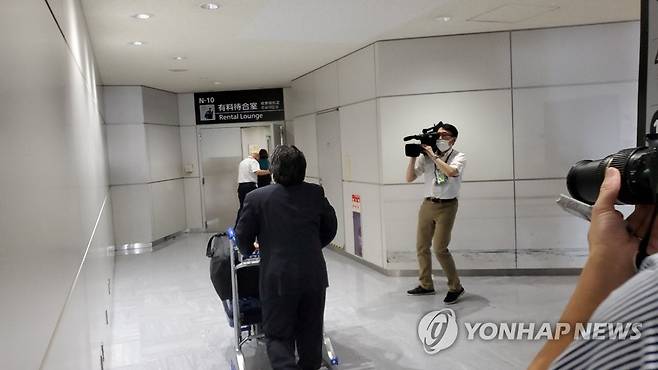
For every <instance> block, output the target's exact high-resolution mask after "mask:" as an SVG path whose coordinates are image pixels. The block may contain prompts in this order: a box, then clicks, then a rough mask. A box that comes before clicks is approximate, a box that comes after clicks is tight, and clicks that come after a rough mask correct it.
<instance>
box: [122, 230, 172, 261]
mask: <svg viewBox="0 0 658 370" xmlns="http://www.w3.org/2000/svg"><path fill="white" fill-rule="evenodd" d="M183 233H184V231H179V232H177V233H174V234H171V235H167V236H165V237H163V238H160V239H157V240H154V241H152V242H150V243H128V244H124V245H120V246H115V247H114V254H115V255H119V256H127V255H133V254H144V253H151V252H155V251H157V250H160V249H162V248H164V247H166V246H168V245H169V244H171V243H170V241H172V240H174V239H176V238H177V237H179V236H180V235H182V234H183Z"/></svg>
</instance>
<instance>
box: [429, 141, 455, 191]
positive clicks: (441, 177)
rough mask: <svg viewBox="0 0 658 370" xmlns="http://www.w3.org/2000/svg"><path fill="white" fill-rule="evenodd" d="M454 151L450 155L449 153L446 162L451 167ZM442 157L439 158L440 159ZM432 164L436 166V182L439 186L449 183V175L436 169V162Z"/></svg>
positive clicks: (451, 150)
mask: <svg viewBox="0 0 658 370" xmlns="http://www.w3.org/2000/svg"><path fill="white" fill-rule="evenodd" d="M453 151H454V149H452V148H451V149H450V153H448V156H447V157H446V160H445V161H444V162H446V163H447V164H448V165H450V156H451V155H452V152H453ZM440 158H441V157H439V159H440ZM432 164H433V165H434V181H435V182H436V184H437V185H441V184H444V183H446V182H447V181H448V175H446V174H445V173H443V172H441V171H439V169H438V168H437V167H436V162H434V161H432Z"/></svg>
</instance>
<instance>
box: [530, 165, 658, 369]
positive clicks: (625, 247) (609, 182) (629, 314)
mask: <svg viewBox="0 0 658 370" xmlns="http://www.w3.org/2000/svg"><path fill="white" fill-rule="evenodd" d="M620 187H621V176H620V174H619V171H618V170H617V169H615V168H608V169H607V170H606V173H605V180H604V181H603V184H602V185H601V190H600V192H599V196H598V199H597V200H596V203H595V204H594V208H593V209H592V223H591V225H590V228H589V233H588V235H587V239H588V243H589V256H588V257H587V262H585V266H584V267H583V270H582V272H581V274H580V279H579V280H578V284H577V285H576V290H575V291H574V292H573V295H572V296H571V299H570V300H569V303H567V306H566V307H565V309H564V312H563V313H562V317H560V323H564V324H568V326H569V327H570V332H569V333H568V335H563V336H561V337H559V338H556V339H554V340H549V341H548V342H546V344H545V345H544V347H543V348H542V349H541V351H540V352H539V353H538V354H537V356H536V357H535V359H534V360H533V362H532V364H530V367H529V369H531V370H539V369H547V368H549V367H550V368H551V369H640V368H642V369H655V368H658V356H657V349H658V283H657V282H658V255H654V254H655V253H656V252H657V251H658V226H657V225H656V223H654V224H653V226H652V227H653V230H652V233H651V234H652V236H651V238H650V241H649V244H648V248H647V254H649V256H648V257H646V258H645V259H644V261H643V262H642V265H641V267H640V271H639V272H637V271H636V268H635V264H634V258H635V255H636V254H637V252H638V247H639V244H640V241H641V238H640V237H639V236H638V235H645V232H646V231H647V228H649V227H650V226H651V225H650V223H651V216H652V213H653V208H654V206H649V205H638V206H637V207H636V208H635V212H633V214H632V215H631V216H630V217H629V218H628V219H627V220H626V222H624V218H623V216H622V214H621V213H620V212H619V211H616V210H615V206H614V204H615V200H616V199H617V195H618V194H619V189H620ZM587 322H590V323H605V324H606V325H607V324H608V323H613V324H617V323H624V324H627V323H632V324H638V325H641V326H640V328H639V334H640V337H639V338H636V339H632V338H628V337H626V339H614V338H608V335H609V334H610V333H609V332H608V331H606V332H604V333H603V336H604V338H605V339H597V338H596V336H593V335H591V336H589V338H587V339H585V338H579V339H576V340H574V336H573V335H574V331H575V330H574V328H575V326H576V324H577V323H582V324H586V323H587ZM608 330H609V329H608ZM630 334H633V332H632V331H631V332H630Z"/></svg>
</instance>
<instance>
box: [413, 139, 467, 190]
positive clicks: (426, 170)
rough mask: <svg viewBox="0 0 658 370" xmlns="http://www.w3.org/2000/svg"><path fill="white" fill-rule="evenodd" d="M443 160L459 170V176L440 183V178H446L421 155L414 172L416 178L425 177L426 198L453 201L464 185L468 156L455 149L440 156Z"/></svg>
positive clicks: (432, 163) (429, 160)
mask: <svg viewBox="0 0 658 370" xmlns="http://www.w3.org/2000/svg"><path fill="white" fill-rule="evenodd" d="M440 158H441V160H443V161H444V162H446V163H447V164H448V165H449V166H450V167H452V168H455V169H457V172H458V173H459V175H457V176H454V177H448V178H447V181H445V182H443V183H441V184H440V183H439V181H438V180H437V179H438V178H439V177H440V176H445V175H444V174H442V173H441V171H440V170H439V169H438V168H437V167H436V165H435V164H434V162H433V161H432V160H431V159H429V158H427V156H425V155H421V156H420V158H418V159H417V160H416V165H415V167H414V171H415V173H416V176H418V177H420V176H421V175H422V176H423V180H424V182H425V187H424V190H425V195H424V196H425V197H432V198H440V199H452V198H457V197H458V196H459V188H460V187H461V184H462V176H464V167H465V166H466V156H465V155H464V153H461V152H459V151H457V150H455V149H451V150H449V151H447V152H446V153H444V154H443V155H441V156H440Z"/></svg>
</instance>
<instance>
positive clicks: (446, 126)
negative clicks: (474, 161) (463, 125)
mask: <svg viewBox="0 0 658 370" xmlns="http://www.w3.org/2000/svg"><path fill="white" fill-rule="evenodd" d="M441 128H442V129H444V130H446V131H448V132H449V133H450V135H452V137H455V138H456V137H457V136H459V131H457V127H455V126H453V125H451V124H449V123H444V124H443V126H441Z"/></svg>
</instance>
